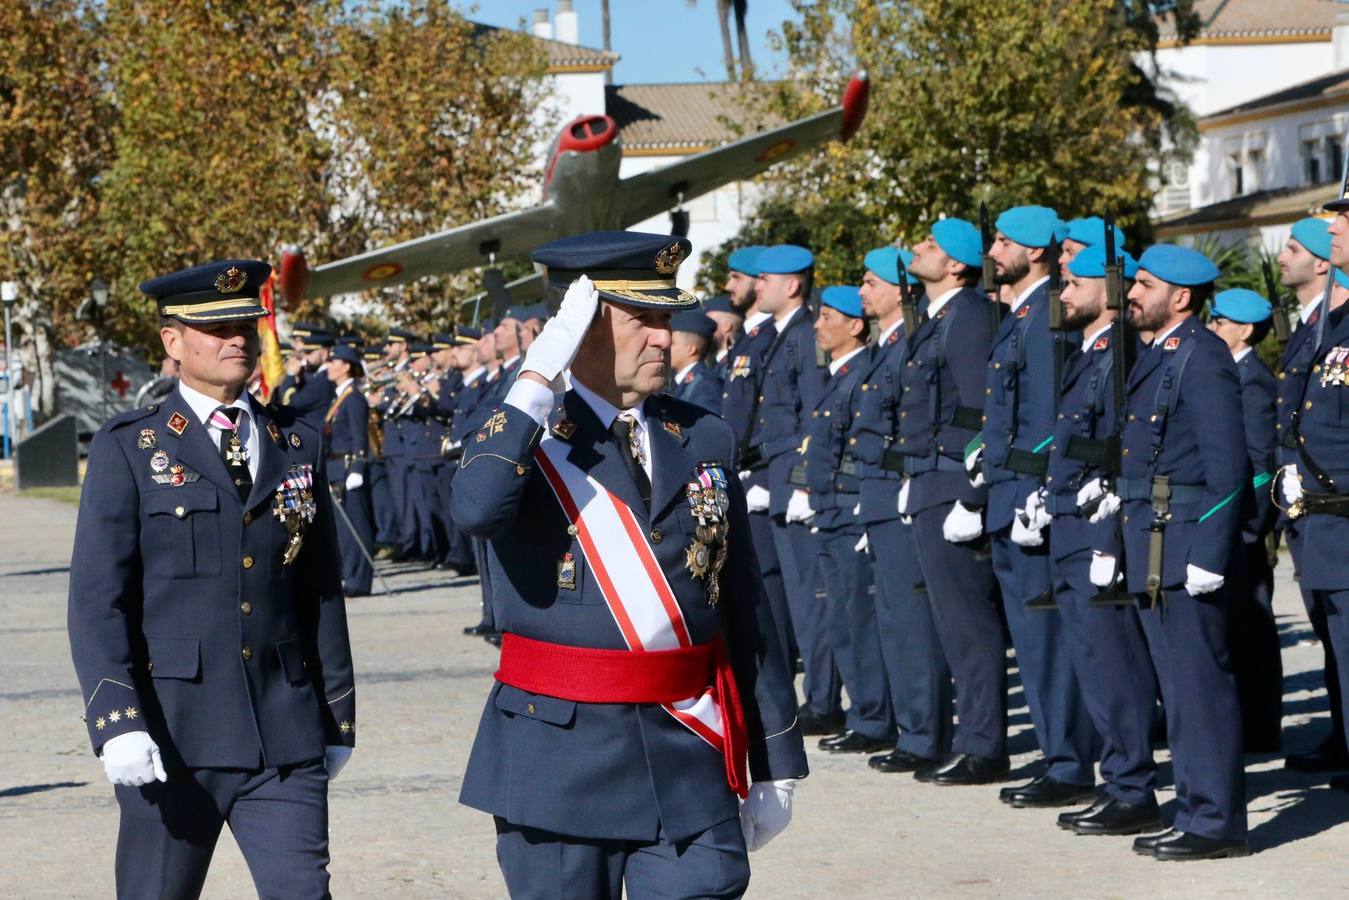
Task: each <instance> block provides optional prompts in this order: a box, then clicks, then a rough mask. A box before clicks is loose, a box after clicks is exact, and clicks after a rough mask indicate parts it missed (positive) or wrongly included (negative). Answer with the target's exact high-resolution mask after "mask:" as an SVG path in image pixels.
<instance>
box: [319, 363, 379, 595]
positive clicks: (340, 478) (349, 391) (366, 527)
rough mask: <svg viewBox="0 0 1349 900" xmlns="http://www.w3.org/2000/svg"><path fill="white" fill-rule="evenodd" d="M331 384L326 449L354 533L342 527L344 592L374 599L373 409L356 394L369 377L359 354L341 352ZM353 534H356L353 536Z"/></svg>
mask: <svg viewBox="0 0 1349 900" xmlns="http://www.w3.org/2000/svg"><path fill="white" fill-rule="evenodd" d="M327 372H328V378H329V379H331V380H332V382H333V384H334V385H335V386H336V391H337V396H336V397H334V398H333V402H332V404H331V405H330V406H329V407H328V412H327V413H326V414H325V415H324V417H323V446H324V452H325V455H326V456H327V458H328V466H329V468H328V478H329V485H330V490H331V492H332V494H333V497H334V499H335V502H337V503H341V504H342V510H343V512H345V513H346V514H347V519H348V520H349V521H350V522H351V527H347V525H346V523H343V522H339V523H337V526H336V527H337V545H338V548H339V549H340V550H341V551H342V589H343V590H344V591H345V592H346V595H347V596H348V597H364V596H366V595H367V594H369V593H370V581H371V579H372V578H373V577H374V574H375V573H374V570H373V569H372V568H371V567H370V561H369V560H368V559H366V554H368V553H370V548H371V546H372V545H373V544H374V540H375V534H374V532H375V529H374V525H373V524H372V519H373V514H372V512H371V509H370V491H369V489H368V487H367V485H366V474H367V472H368V466H369V458H370V406H369V404H367V403H366V400H365V395H364V394H362V393H361V392H360V391H359V390H357V388H356V380H357V379H359V378H361V377H363V376H364V375H365V369H364V365H363V363H362V360H361V354H360V351H358V350H357V349H356V348H355V347H351V346H339V347H337V348H336V349H335V350H333V353H332V356H330V357H329V358H328V368H327ZM353 531H354V533H353Z"/></svg>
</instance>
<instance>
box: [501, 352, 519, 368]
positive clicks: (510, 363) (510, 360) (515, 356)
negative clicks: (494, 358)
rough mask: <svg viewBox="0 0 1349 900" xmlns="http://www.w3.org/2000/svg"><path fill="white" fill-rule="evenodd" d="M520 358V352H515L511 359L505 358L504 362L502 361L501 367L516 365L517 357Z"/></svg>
mask: <svg viewBox="0 0 1349 900" xmlns="http://www.w3.org/2000/svg"><path fill="white" fill-rule="evenodd" d="M519 358H520V354H518V353H517V354H515V355H514V356H512V357H511V358H510V359H507V360H503V361H502V363H501V368H503V369H509V368H510V367H511V366H513V365H515V361H516V360H517V359H519Z"/></svg>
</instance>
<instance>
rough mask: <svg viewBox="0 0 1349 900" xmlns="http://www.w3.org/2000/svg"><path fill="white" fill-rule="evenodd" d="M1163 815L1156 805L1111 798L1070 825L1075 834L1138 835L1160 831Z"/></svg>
mask: <svg viewBox="0 0 1349 900" xmlns="http://www.w3.org/2000/svg"><path fill="white" fill-rule="evenodd" d="M1163 827H1164V826H1163V825H1162V813H1161V810H1159V809H1158V808H1157V804H1156V803H1151V804H1148V805H1147V806H1135V805H1133V804H1131V803H1125V802H1123V801H1121V800H1116V799H1115V798H1113V797H1111V798H1110V799H1109V800H1107V801H1106V802H1105V803H1104V804H1098V805H1096V806H1094V807H1092V808H1091V809H1090V810H1089V811H1088V812H1087V813H1086V814H1084V815H1081V816H1078V817H1077V818H1076V819H1074V820H1073V821H1072V823H1071V824H1070V825H1069V828H1070V829H1071V830H1072V832H1073V834H1089V835H1090V834H1138V833H1139V832H1140V831H1160V830H1161V829H1162V828H1163Z"/></svg>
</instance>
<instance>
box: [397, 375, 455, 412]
mask: <svg viewBox="0 0 1349 900" xmlns="http://www.w3.org/2000/svg"><path fill="white" fill-rule="evenodd" d="M399 374H410V373H399ZM441 374H442V373H441V371H440V369H439V368H437V367H436V366H432V367H431V368H429V369H427V370H426V371H425V372H423V373H422V374H421V375H420V376H418V377H417V387H418V390H417V392H416V393H412V392H410V391H404V390H400V391H399V392H398V395H397V396H396V397H394V398H393V402H392V403H390V404H389V418H390V419H401V418H402V417H403V416H406V415H407V414H408V413H410V412H412V407H414V406H416V405H417V401H418V400H420V399H421V398H422V397H423V396H424V395H425V394H426V385H428V384H430V383H431V382H433V381H435V380H437V379H438V378H440V377H441Z"/></svg>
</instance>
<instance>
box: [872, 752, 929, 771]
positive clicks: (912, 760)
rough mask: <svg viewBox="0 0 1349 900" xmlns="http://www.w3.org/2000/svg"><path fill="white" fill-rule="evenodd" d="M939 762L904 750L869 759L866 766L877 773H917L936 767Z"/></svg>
mask: <svg viewBox="0 0 1349 900" xmlns="http://www.w3.org/2000/svg"><path fill="white" fill-rule="evenodd" d="M939 762H940V760H935V759H929V758H928V757H926V756H919V755H918V754H916V753H909V752H908V751H906V750H892V751H891V752H889V753H885V754H882V755H880V756H873V757H871V759H869V760H867V765H869V766H871V768H873V769H875V770H876V771H877V772H917V771H918V770H919V769H926V768H929V767H931V766H936V765H938V763H939Z"/></svg>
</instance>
